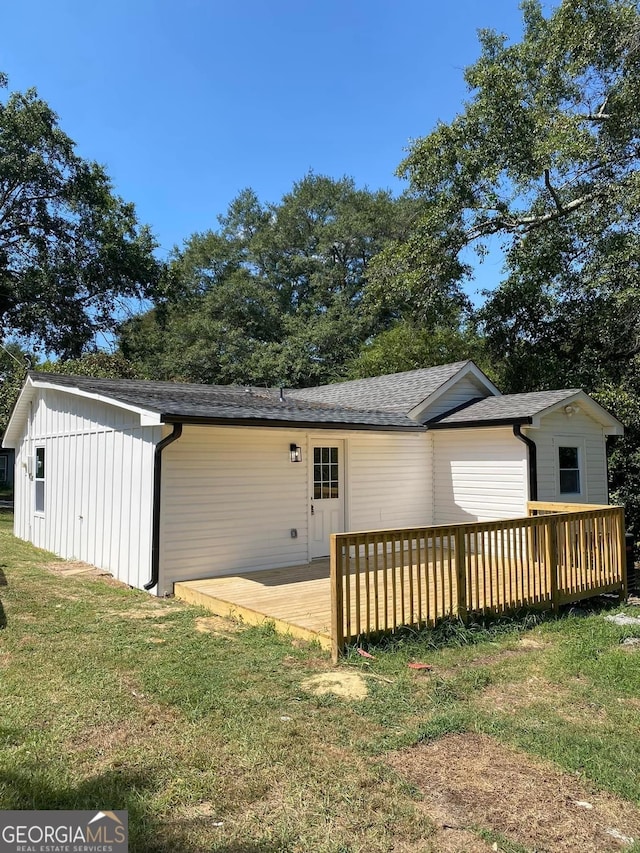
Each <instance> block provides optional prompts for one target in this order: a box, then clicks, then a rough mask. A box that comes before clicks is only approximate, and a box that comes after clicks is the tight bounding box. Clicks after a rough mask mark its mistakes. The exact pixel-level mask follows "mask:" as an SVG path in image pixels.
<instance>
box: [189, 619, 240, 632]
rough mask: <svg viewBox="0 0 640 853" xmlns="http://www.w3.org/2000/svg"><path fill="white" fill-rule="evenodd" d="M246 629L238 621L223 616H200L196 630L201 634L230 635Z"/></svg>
mask: <svg viewBox="0 0 640 853" xmlns="http://www.w3.org/2000/svg"><path fill="white" fill-rule="evenodd" d="M242 630H244V629H243V627H242V626H241V625H239V624H238V623H237V622H233V621H232V620H231V619H224V618H223V617H222V616H198V618H197V619H196V631H198V632H199V633H200V634H213V635H214V636H216V637H230V636H231V635H232V634H237V633H238V632H239V631H242Z"/></svg>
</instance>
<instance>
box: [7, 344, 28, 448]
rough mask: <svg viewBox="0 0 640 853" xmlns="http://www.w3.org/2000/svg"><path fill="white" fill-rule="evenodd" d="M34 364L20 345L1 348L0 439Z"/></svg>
mask: <svg viewBox="0 0 640 853" xmlns="http://www.w3.org/2000/svg"><path fill="white" fill-rule="evenodd" d="M31 363H32V357H31V356H30V354H29V353H27V352H25V351H24V350H23V349H22V348H21V347H20V346H18V344H16V343H10V344H7V345H6V346H5V345H3V346H2V347H0V437H1V436H2V434H3V433H4V431H5V428H6V426H7V423H8V421H9V417H10V415H11V411H12V409H13V405H14V403H15V401H16V400H17V398H18V394H19V393H20V388H21V387H22V383H23V381H24V378H25V376H26V375H27V370H28V369H29V368H30V366H31Z"/></svg>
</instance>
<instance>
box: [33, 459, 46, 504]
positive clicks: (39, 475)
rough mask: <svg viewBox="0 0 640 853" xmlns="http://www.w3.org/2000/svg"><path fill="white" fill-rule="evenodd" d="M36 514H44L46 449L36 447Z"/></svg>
mask: <svg viewBox="0 0 640 853" xmlns="http://www.w3.org/2000/svg"><path fill="white" fill-rule="evenodd" d="M34 480H35V484H36V512H44V447H36V471H35V477H34Z"/></svg>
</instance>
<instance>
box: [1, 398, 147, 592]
mask: <svg viewBox="0 0 640 853" xmlns="http://www.w3.org/2000/svg"><path fill="white" fill-rule="evenodd" d="M139 420H140V419H139V416H138V415H136V414H134V413H131V412H127V411H123V410H121V409H118V408H117V407H116V406H108V405H106V404H103V403H98V402H95V401H92V400H90V399H86V398H81V397H74V396H72V395H70V394H64V393H61V392H57V391H54V390H51V389H42V390H40V391H39V392H38V394H37V396H36V398H35V400H34V402H33V404H32V415H31V417H30V423H29V424H28V425H25V432H24V436H23V440H22V442H21V444H20V447H19V448H18V450H17V467H16V472H17V477H16V483H15V522H14V529H15V533H16V535H17V536H19V537H20V538H22V539H26V540H28V541H31V542H33V544H34V545H37V546H38V547H39V548H45V549H47V550H48V551H52V552H53V553H54V554H57V555H58V556H60V557H63V558H65V559H75V560H82V561H84V562H87V563H91V564H93V565H95V566H98V567H99V568H102V569H105V570H107V571H110V572H112V573H113V574H114V576H115V577H117V578H118V579H119V580H121V581H123V582H124V583H127V584H130V585H131V586H136V587H140V586H142V584H144V583H146V582H147V580H148V579H149V577H150V573H151V556H150V555H151V512H152V510H151V490H152V488H151V487H152V482H153V452H154V446H155V442H156V441H157V440H158V439H159V437H160V428H159V427H140V426H136V421H137V422H138V424H139ZM37 447H43V448H44V452H45V460H46V462H45V465H46V467H45V481H44V512H43V513H36V512H35V511H34V504H35V494H34V488H35V481H34V480H32V479H30V477H29V471H31V472H32V474H34V473H35V460H34V461H33V462H31V463H29V461H28V460H29V457H30V456H31V457H32V458H33V456H34V454H35V450H36V448H37Z"/></svg>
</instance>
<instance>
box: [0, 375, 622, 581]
mask: <svg viewBox="0 0 640 853" xmlns="http://www.w3.org/2000/svg"><path fill="white" fill-rule="evenodd" d="M620 434H622V426H621V424H620V423H619V422H618V421H617V420H616V419H615V418H613V417H612V416H611V415H610V414H609V413H608V412H606V411H605V410H604V409H603V408H602V407H601V406H599V405H598V404H597V403H596V402H595V401H594V400H593V399H591V398H590V397H588V396H587V395H586V394H585V393H584V392H582V391H580V390H576V389H570V390H562V391H541V392H536V393H531V394H513V395H504V396H503V395H501V394H500V391H499V390H498V389H497V388H496V387H495V386H494V385H493V384H492V383H491V382H490V381H489V379H488V378H487V377H486V376H485V375H484V374H483V373H482V371H481V370H479V369H478V367H476V365H475V364H473V362H470V361H464V362H459V363H456V364H447V365H443V366H441V367H434V368H426V369H423V370H413V371H409V372H407V373H397V374H393V375H390V376H381V377H376V378H372V379H362V380H356V381H353V382H341V383H336V384H332V385H325V386H322V387H319V388H307V389H302V390H296V391H291V390H286V391H284V392H279V391H277V390H276V391H274V390H266V389H258V388H243V387H226V386H208V385H187V384H177V383H169V382H147V381H131V380H110V379H93V378H89V377H81V376H63V375H58V374H44V373H30V374H29V375H28V377H27V379H26V380H25V384H24V387H23V389H22V391H21V394H20V397H19V399H18V401H17V403H16V406H15V408H14V411H13V413H12V416H11V419H10V422H9V425H8V427H7V430H6V433H5V436H4V442H3V443H4V446H5V447H11V448H15V451H16V472H15V533H16V535H17V536H19V537H20V538H22V539H26V540H28V541H30V542H33V543H34V544H35V545H37V546H39V547H42V548H46V549H48V550H50V551H53V552H54V553H56V554H58V555H60V556H61V557H65V558H72V559H79V560H83V561H86V562H88V563H92V564H94V565H96V566H99V567H100V568H103V569H105V570H108V571H110V572H112V573H113V574H114V575H115V576H116V577H118V578H119V579H120V580H122V581H124V582H126V583H128V584H130V585H131V586H135V587H144V588H146V589H149V590H153V591H154V592H155V593H157V594H159V595H164V594H168V593H171V592H172V590H173V584H174V583H175V582H176V581H179V580H188V579H196V578H204V577H213V576H217V575H222V574H231V573H236V574H237V573H244V572H251V571H255V570H258V569H264V568H274V567H286V566H293V565H300V564H303V563H307V562H310V561H311V560H313V559H315V558H317V557H322V556H325V555H327V554H328V552H329V534H330V533H331V532H339V531H343V530H366V529H372V528H396V527H405V526H422V525H429V524H443V523H449V522H459V521H463V520H488V519H499V518H510V517H517V516H522V515H526V504H527V500H529V499H536V498H537V499H538V500H563V501H570V502H585V503H600V504H605V503H607V500H608V494H607V462H606V439H607V436H609V435H620Z"/></svg>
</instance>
